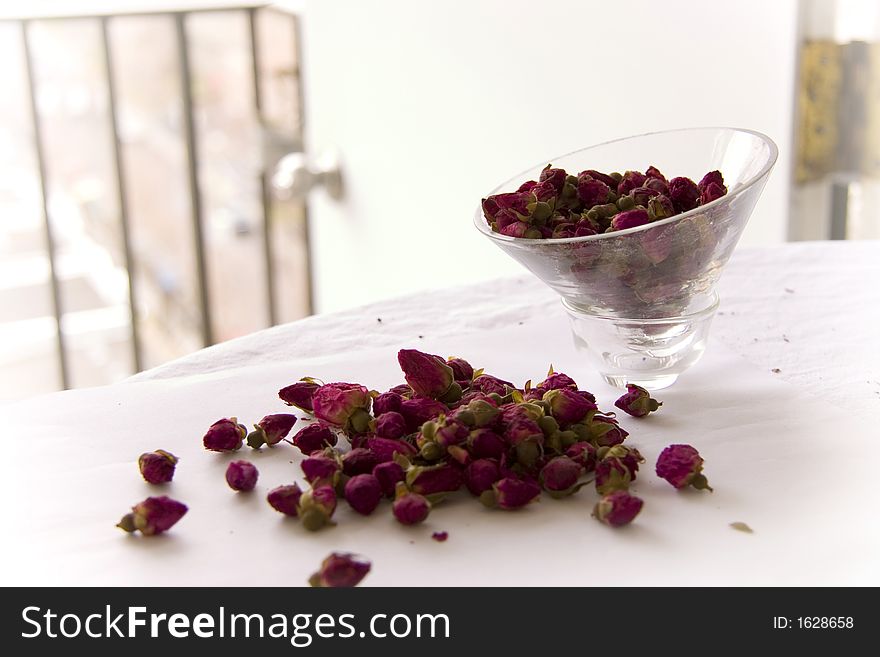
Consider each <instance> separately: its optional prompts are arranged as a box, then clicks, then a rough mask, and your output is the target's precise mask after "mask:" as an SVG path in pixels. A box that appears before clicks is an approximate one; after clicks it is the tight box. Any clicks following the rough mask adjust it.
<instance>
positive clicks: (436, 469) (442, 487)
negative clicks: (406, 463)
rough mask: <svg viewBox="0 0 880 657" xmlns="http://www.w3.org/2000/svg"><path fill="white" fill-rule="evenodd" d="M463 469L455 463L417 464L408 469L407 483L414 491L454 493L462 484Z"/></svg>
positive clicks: (423, 493) (425, 493) (424, 493)
mask: <svg viewBox="0 0 880 657" xmlns="http://www.w3.org/2000/svg"><path fill="white" fill-rule="evenodd" d="M462 483H463V482H462V474H461V469H460V468H458V467H457V466H454V465H449V464H447V463H442V464H440V465H428V466H423V465H417V466H413V467H411V468H410V469H409V470H407V471H406V485H407V488H409V489H410V490H411V491H413V492H414V493H419V494H420V495H434V494H437V493H454V492H455V491H457V490H458V489H459V488H461V484H462Z"/></svg>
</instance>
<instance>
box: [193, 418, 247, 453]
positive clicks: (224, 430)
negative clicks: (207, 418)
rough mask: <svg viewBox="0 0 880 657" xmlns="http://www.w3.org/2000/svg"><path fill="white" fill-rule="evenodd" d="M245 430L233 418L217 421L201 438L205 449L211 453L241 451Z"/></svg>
mask: <svg viewBox="0 0 880 657" xmlns="http://www.w3.org/2000/svg"><path fill="white" fill-rule="evenodd" d="M246 435H247V429H245V428H244V425H243V424H239V422H238V420H237V419H236V418H234V417H232V418H223V419H222V420H217V421H216V422H215V423H214V424H212V425H211V427H210V428H209V429H208V432H207V433H206V434H205V436H204V438H202V444H203V445H204V446H205V449H208V450H211V451H212V452H234V451H235V450H237V449H241V446H242V445H243V444H244V438H245V436H246Z"/></svg>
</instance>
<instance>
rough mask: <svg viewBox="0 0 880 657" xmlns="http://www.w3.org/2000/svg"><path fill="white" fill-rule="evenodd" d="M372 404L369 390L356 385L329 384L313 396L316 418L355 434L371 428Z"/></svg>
mask: <svg viewBox="0 0 880 657" xmlns="http://www.w3.org/2000/svg"><path fill="white" fill-rule="evenodd" d="M371 402H372V398H371V397H370V392H369V390H367V389H366V388H365V387H364V386H362V385H358V384H356V383H327V384H325V385H322V386H321V387H320V388H318V389H317V390H316V391H315V394H314V395H313V396H312V405H313V406H314V413H315V417H317V418H318V419H319V420H321V421H323V422H325V423H326V424H329V425H331V426H335V427H342V428H344V429H350V430H352V431H354V432H355V433H363V432H365V431H367V429H368V428H369V425H370V420H371V419H372V417H370V413H369V410H370V404H371Z"/></svg>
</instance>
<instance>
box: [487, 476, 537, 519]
mask: <svg viewBox="0 0 880 657" xmlns="http://www.w3.org/2000/svg"><path fill="white" fill-rule="evenodd" d="M540 495H541V487H540V486H539V485H538V484H537V483H536V482H535V481H532V480H530V479H514V478H512V477H508V478H506V479H502V480H501V481H498V482H497V483H495V484H492V490H487V491H486V492H485V493H483V494H482V495H480V501H481V502H482V503H483V504H485V505H486V506H489V507H493V506H495V507H498V508H499V509H504V510H506V511H512V510H514V509H521V508H522V507H524V506H526V505H527V504H529V503H530V502H534V501H535V500H537V499H538V497H539V496H540Z"/></svg>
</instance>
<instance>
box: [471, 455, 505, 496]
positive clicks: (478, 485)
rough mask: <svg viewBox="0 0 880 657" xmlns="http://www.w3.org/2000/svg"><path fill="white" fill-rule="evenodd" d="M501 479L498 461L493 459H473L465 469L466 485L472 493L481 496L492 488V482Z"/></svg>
mask: <svg viewBox="0 0 880 657" xmlns="http://www.w3.org/2000/svg"><path fill="white" fill-rule="evenodd" d="M499 479H501V470H500V469H499V468H498V462H497V461H495V460H493V459H477V460H476V461H471V463H470V464H468V466H467V467H466V468H465V469H464V485H465V486H467V489H468V490H469V491H470V492H471V494H472V495H476V496H478V497H479V496H480V495H481V494H482V493H484V492H485V491H487V490H491V489H492V484H494V483H495V482H496V481H498V480H499Z"/></svg>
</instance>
